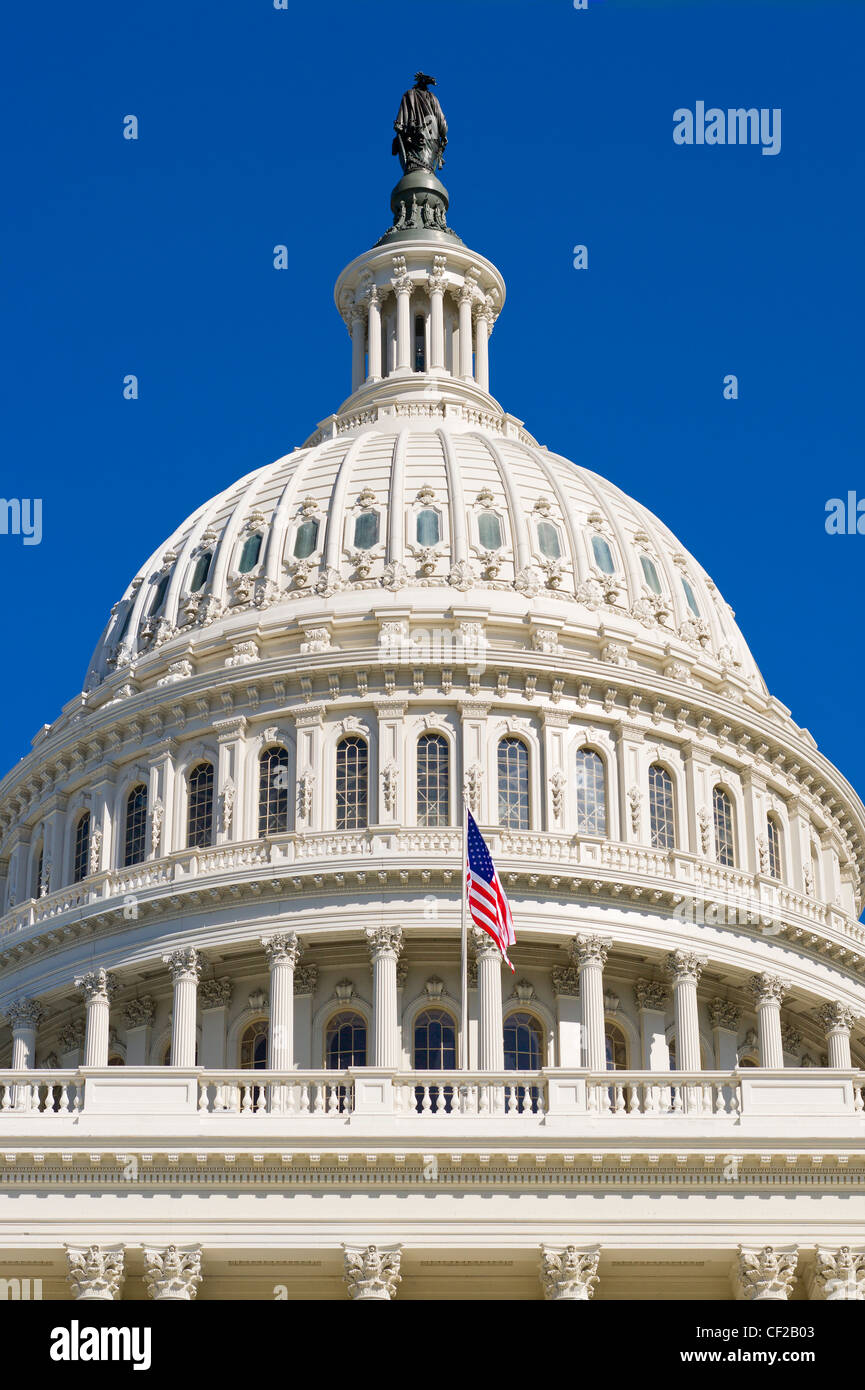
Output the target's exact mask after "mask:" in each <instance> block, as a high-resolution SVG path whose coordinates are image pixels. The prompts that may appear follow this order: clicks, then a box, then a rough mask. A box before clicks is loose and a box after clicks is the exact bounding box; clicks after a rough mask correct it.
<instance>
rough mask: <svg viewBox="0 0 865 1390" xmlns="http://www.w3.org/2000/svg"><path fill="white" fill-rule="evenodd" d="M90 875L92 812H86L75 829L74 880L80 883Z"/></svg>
mask: <svg viewBox="0 0 865 1390" xmlns="http://www.w3.org/2000/svg"><path fill="white" fill-rule="evenodd" d="M89 873H90V812H89V811H85V812H84V815H83V816H82V817H81V819H80V820H79V822H78V824H77V825H76V827H75V856H74V860H73V865H72V879H73V882H74V883H80V882H81V880H82V879H83V878H87V876H88V874H89Z"/></svg>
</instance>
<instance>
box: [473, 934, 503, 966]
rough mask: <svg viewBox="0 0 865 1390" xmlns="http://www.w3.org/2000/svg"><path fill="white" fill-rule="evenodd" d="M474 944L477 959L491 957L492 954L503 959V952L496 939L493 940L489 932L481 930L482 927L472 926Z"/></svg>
mask: <svg viewBox="0 0 865 1390" xmlns="http://www.w3.org/2000/svg"><path fill="white" fill-rule="evenodd" d="M472 945H473V946H474V952H475V957H476V959H477V960H483V959H484V957H486V958H489V957H490V956H496V957H497V958H498V959H499V960H501V955H502V953H501V951H500V950H499V948H498V946H497V945H496V943H495V941H493V939H492V937H491V936H490V934H489V932H486V931H481V929H480V927H473V928H472Z"/></svg>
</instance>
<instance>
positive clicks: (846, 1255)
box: [808, 1245, 865, 1303]
mask: <svg viewBox="0 0 865 1390" xmlns="http://www.w3.org/2000/svg"><path fill="white" fill-rule="evenodd" d="M808 1297H809V1298H811V1299H813V1300H824V1301H825V1302H826V1303H841V1302H854V1303H865V1251H863V1250H862V1249H861V1248H860V1249H859V1250H855V1251H851V1249H850V1246H849V1245H842V1246H841V1248H840V1250H823V1249H821V1247H820V1246H819V1245H818V1247H817V1253H816V1256H815V1262H814V1270H813V1272H812V1274H811V1277H810V1279H809V1281H808Z"/></svg>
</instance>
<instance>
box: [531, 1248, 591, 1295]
mask: <svg viewBox="0 0 865 1390" xmlns="http://www.w3.org/2000/svg"><path fill="white" fill-rule="evenodd" d="M599 1259H600V1250H597V1249H595V1250H578V1249H577V1247H576V1246H575V1245H566V1246H565V1248H564V1249H563V1250H555V1249H552V1248H551V1247H550V1246H548V1245H542V1246H541V1286H542V1288H543V1291H544V1298H545V1299H549V1300H557V1299H570V1300H578V1299H579V1300H588V1299H590V1298H591V1297H592V1295H593V1293H594V1292H595V1288H594V1286H595V1284H597V1282H598V1261H599Z"/></svg>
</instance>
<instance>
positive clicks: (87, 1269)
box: [66, 1245, 125, 1303]
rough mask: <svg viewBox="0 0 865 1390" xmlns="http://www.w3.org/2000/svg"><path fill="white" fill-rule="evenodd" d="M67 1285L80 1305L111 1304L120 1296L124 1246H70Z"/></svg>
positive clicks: (67, 1253)
mask: <svg viewBox="0 0 865 1390" xmlns="http://www.w3.org/2000/svg"><path fill="white" fill-rule="evenodd" d="M66 1262H67V1265H68V1273H67V1275H66V1282H67V1284H68V1285H69V1287H70V1288H71V1290H72V1296H73V1298H75V1299H77V1300H78V1301H79V1302H80V1303H111V1302H113V1301H114V1300H115V1299H118V1298H119V1297H120V1286H121V1284H122V1283H123V1280H124V1278H125V1276H124V1273H123V1247H122V1246H115V1247H113V1248H109V1247H107V1246H99V1245H88V1246H83V1245H67V1247H66Z"/></svg>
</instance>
